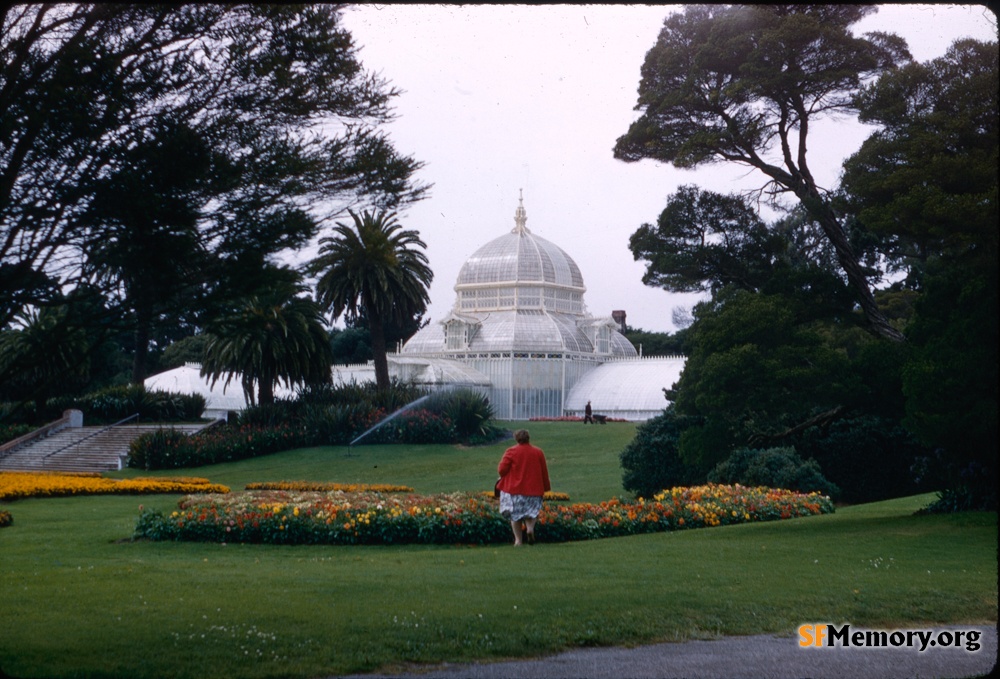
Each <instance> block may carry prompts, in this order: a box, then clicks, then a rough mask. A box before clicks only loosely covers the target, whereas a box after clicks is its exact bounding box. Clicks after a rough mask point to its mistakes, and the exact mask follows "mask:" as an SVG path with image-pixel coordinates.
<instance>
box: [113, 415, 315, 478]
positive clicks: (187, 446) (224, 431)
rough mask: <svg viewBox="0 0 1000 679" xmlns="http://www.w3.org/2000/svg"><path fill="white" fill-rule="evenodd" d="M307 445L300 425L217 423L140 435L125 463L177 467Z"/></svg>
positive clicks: (231, 460) (148, 467)
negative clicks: (191, 431) (194, 429)
mask: <svg viewBox="0 0 1000 679" xmlns="http://www.w3.org/2000/svg"><path fill="white" fill-rule="evenodd" d="M305 445H308V443H307V440H306V436H305V431H304V429H303V428H302V427H301V426H290V425H280V426H276V427H254V426H250V425H243V426H234V425H228V424H220V425H216V426H214V427H210V428H208V429H205V430H203V431H200V432H198V433H196V434H191V435H190V436H186V435H185V434H183V433H182V432H178V431H177V430H174V429H160V430H158V431H155V432H150V433H148V434H143V435H142V436H139V437H137V438H136V439H134V440H133V441H132V443H131V444H129V453H128V457H127V459H126V465H127V466H128V467H131V468H134V469H146V470H151V469H178V468H181V467H199V466H202V465H206V464H218V463H220V462H233V461H235V460H245V459H247V458H251V457H259V456H261V455H270V454H271V453H278V452H281V451H283V450H290V449H292V448H301V447H303V446H305Z"/></svg>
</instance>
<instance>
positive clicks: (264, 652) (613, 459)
mask: <svg viewBox="0 0 1000 679" xmlns="http://www.w3.org/2000/svg"><path fill="white" fill-rule="evenodd" d="M529 428H530V430H531V432H532V438H533V441H534V442H536V443H538V444H539V445H540V446H542V447H543V448H544V449H545V450H546V452H547V454H548V456H549V458H550V467H551V471H552V476H553V485H554V486H555V489H556V490H561V491H564V492H568V493H570V494H571V496H573V499H574V500H579V501H597V500H602V499H607V498H608V497H611V496H612V495H615V494H622V491H621V488H620V469H619V468H618V462H617V451H618V450H620V449H621V447H622V446H623V445H624V443H625V442H627V440H628V439H629V438H630V436H631V431H632V427H631V425H607V427H603V428H602V427H581V426H579V425H568V424H564V423H531V425H529ZM504 447H505V444H499V445H497V446H493V447H490V448H487V449H469V450H462V449H458V448H452V447H448V446H426V447H413V448H405V447H389V446H370V447H368V446H360V447H357V448H356V449H355V450H354V451H351V452H352V457H345V453H346V449H343V448H339V449H338V448H329V449H310V450H300V451H290V452H288V453H282V454H279V455H274V456H270V457H267V458H259V459H257V460H248V461H244V462H240V463H234V464H231V465H220V466H217V467H212V468H200V469H197V470H187V471H186V472H183V473H190V474H197V475H199V476H207V477H209V478H210V479H212V481H214V482H221V483H225V484H227V485H231V486H232V487H234V488H239V487H242V485H241V484H244V483H246V482H249V481H275V480H297V479H307V480H317V481H341V482H369V483H403V484H407V485H411V486H413V487H414V488H415V489H416V490H418V491H419V492H439V491H450V490H470V489H477V488H484V489H485V488H488V487H489V486H490V485H492V481H493V479H494V478H495V471H496V463H497V461H498V460H499V456H500V454H501V453H502V451H503V448H504ZM177 473H178V472H176V471H175V472H172V474H174V475H176V474H177ZM124 475H133V473H132V472H126V473H125V474H124ZM176 499H177V498H176V496H147V497H141V498H139V497H114V496H96V497H85V498H60V499H47V500H24V501H19V502H16V503H9V504H7V505H5V506H4V508H6V509H9V510H11V511H12V512H13V514H14V517H15V522H14V525H13V526H11V527H9V528H5V529H3V530H2V531H0V594H2V596H0V601H2V609H3V610H2V614H3V619H4V620H5V621H7V624H5V625H4V629H3V632H2V633H0V669H2V670H3V671H4V672H6V673H8V674H10V675H12V676H17V677H82V676H87V677H163V676H171V677H317V676H324V675H332V674H344V673H350V672H359V671H367V670H373V669H376V668H379V667H385V666H393V665H398V664H401V663H410V662H418V663H419V662H440V661H467V660H472V659H489V658H494V659H496V658H504V657H512V656H523V655H531V654H541V653H547V652H554V651H557V650H560V649H563V648H566V647H568V646H579V645H600V644H637V643H647V642H652V641H661V640H681V639H690V638H703V637H708V636H715V635H731V634H752V633H761V632H767V633H779V634H789V635H791V634H792V633H793V632H794V630H795V628H796V627H797V626H798V625H799V624H801V623H803V622H845V621H847V622H852V623H854V624H856V625H861V626H869V627H874V626H886V627H888V626H920V625H926V624H931V623H972V622H984V621H995V620H996V614H997V580H996V572H997V558H996V554H997V525H996V514H988V513H971V514H962V515H957V516H930V517H915V516H913V512H914V511H915V510H916V509H917V508H919V507H920V506H923V505H924V504H926V503H927V502H928V501H929V499H930V498H929V497H928V496H924V497H918V498H906V499H901V500H894V501H890V502H882V503H876V504H871V505H862V506H857V507H848V508H845V509H842V510H839V511H838V512H837V513H836V514H834V515H828V516H820V517H812V518H808V519H797V520H794V521H787V522H775V523H765V524H753V525H741V526H730V527H723V528H714V529H702V530H695V531H681V532H677V533H669V534H658V535H645V536H636V537H630V538H621V539H609V540H597V541H590V542H577V543H565V544H558V545H539V546H538V547H535V548H530V549H529V548H525V549H513V548H510V547H476V548H472V547H460V546H456V547H427V546H407V547H351V548H345V547H276V546H249V545H216V544H194V543H151V542H131V541H129V540H127V539H126V538H128V536H129V535H130V534H131V532H132V528H133V526H134V523H135V518H136V516H137V513H138V505H139V504H140V503H144V504H146V505H147V506H156V507H161V508H163V509H170V508H171V507H172V506H173V505H174V503H175V502H176Z"/></svg>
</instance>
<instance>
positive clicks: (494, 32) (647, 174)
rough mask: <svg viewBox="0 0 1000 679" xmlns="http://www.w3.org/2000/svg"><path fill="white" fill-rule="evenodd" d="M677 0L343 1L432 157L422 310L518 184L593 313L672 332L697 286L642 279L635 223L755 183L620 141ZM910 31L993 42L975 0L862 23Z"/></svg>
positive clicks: (821, 157)
mask: <svg viewBox="0 0 1000 679" xmlns="http://www.w3.org/2000/svg"><path fill="white" fill-rule="evenodd" d="M679 7H680V6H677V5H540V6H537V5H536V6H532V5H464V6H456V5H360V6H354V7H350V8H348V9H347V10H346V11H345V13H344V23H345V26H346V27H347V28H348V29H349V30H350V31H351V33H352V34H353V36H354V39H355V42H356V43H357V44H358V45H360V46H361V52H360V57H361V60H362V63H363V64H364V66H365V68H366V69H368V70H373V71H376V72H380V73H381V75H382V76H384V77H385V78H387V79H388V80H389V81H390V82H391V84H392V85H394V86H396V87H398V88H399V89H401V90H403V94H402V95H401V96H400V97H398V98H397V99H396V100H395V112H396V114H397V116H398V119H397V120H396V121H394V122H393V123H391V124H390V125H389V126H388V127H387V130H388V132H389V134H390V136H391V138H392V140H393V143H394V144H395V146H396V147H397V149H399V151H400V152H402V153H405V154H408V155H412V156H413V157H414V158H416V159H417V160H421V161H423V162H425V163H426V166H425V167H424V169H423V170H422V171H421V172H420V173H419V175H418V177H419V179H420V180H421V181H423V182H426V183H430V184H433V185H434V186H433V188H432V189H431V194H430V197H429V198H427V199H426V200H424V201H422V202H420V203H418V204H417V205H415V206H413V207H411V208H409V209H407V210H405V211H403V212H401V213H400V214H399V219H400V222H401V223H402V225H403V226H404V228H407V229H414V230H416V231H419V232H420V235H421V238H422V239H423V240H424V242H426V243H427V250H426V254H427V256H428V258H429V260H430V266H431V268H432V269H433V271H434V282H433V284H432V286H431V288H430V297H431V304H430V307H429V309H428V312H427V314H425V316H424V317H425V318H428V319H430V320H431V322H437V321H439V320H441V319H442V318H443V317H444V316H445V315H446V314H447V313H448V311H449V309H450V308H451V306H452V305H453V303H454V301H455V293H454V290H453V288H454V285H455V281H456V279H457V277H458V273H459V269H460V268H461V266H462V264H463V263H464V262H465V260H466V259H467V258H468V257H469V256H470V255H471V254H472V253H473V252H475V251H476V250H477V249H478V248H479V247H481V246H482V245H484V244H486V243H487V242H489V241H491V240H493V239H494V238H497V237H499V236H501V235H503V234H504V233H507V232H508V231H509V230H510V229H512V228H513V227H514V210H515V209H516V208H517V205H518V191H519V190H520V189H523V192H524V207H525V209H526V210H527V214H528V223H527V225H528V228H529V229H530V230H531V231H532V232H533V233H535V234H536V235H539V236H541V237H542V238H545V239H547V240H550V241H552V242H553V243H555V244H556V245H558V246H559V247H561V248H562V249H563V250H565V251H566V253H567V254H569V256H570V257H572V258H573V259H574V260H575V261H576V263H577V264H578V265H579V266H580V270H581V272H582V273H583V279H584V283H585V284H586V286H587V293H586V295H585V297H584V299H585V301H586V303H587V308H588V310H589V311H590V313H591V314H593V315H595V316H608V315H610V314H611V311H612V310H613V309H624V310H625V311H626V312H627V314H628V319H627V320H628V323H629V325H631V326H632V327H635V328H642V329H645V330H653V331H663V332H672V331H674V330H675V328H674V327H673V324H672V323H671V320H670V316H671V310H672V309H673V308H674V307H676V306H684V307H690V306H691V305H692V304H693V303H694V302H696V301H697V299H698V296H696V295H677V294H673V293H668V292H666V291H664V290H662V289H658V288H650V287H646V286H644V285H643V284H642V274H643V272H644V271H645V265H644V263H642V262H636V261H634V260H633V258H632V253H631V252H630V251H629V249H628V239H629V236H630V235H631V234H632V233H633V232H634V231H635V230H636V229H637V228H638V227H639V226H640V225H641V224H643V223H647V222H649V223H652V222H655V220H656V218H657V217H658V216H659V214H660V212H661V211H662V209H663V207H664V205H665V203H666V198H667V196H668V195H669V194H671V193H674V192H675V191H676V190H677V188H678V187H679V186H681V185H683V184H697V185H698V186H700V187H701V188H703V189H709V190H713V191H718V192H721V193H730V192H738V191H740V190H741V189H750V188H758V187H759V186H761V185H762V184H763V180H762V177H761V175H759V174H757V173H750V172H748V170H747V169H746V168H741V167H737V166H731V165H721V164H720V165H711V166H706V167H704V168H700V169H698V170H693V171H691V170H676V169H674V168H672V167H670V166H668V165H664V164H662V163H657V162H653V161H649V160H644V161H640V162H638V163H624V162H621V161H618V160H615V159H614V157H613V153H612V148H613V146H614V143H615V140H616V139H617V138H618V137H619V136H621V135H622V134H624V133H625V132H626V131H627V129H628V126H629V124H630V122H631V121H632V120H634V119H635V117H636V116H637V115H638V114H637V113H636V112H635V111H634V110H633V107H634V106H635V101H636V90H637V88H638V85H639V68H640V66H641V65H642V62H643V59H644V57H645V54H646V52H647V51H648V50H649V49H650V48H651V47H652V46H653V44H654V43H655V42H656V37H657V34H658V33H659V30H660V27H661V26H662V23H663V19H664V18H665V17H666V16H667V15H668V14H670V13H673V12H675V11H678V10H679ZM856 29H857V31H858V32H865V31H869V30H883V31H889V32H894V33H897V34H899V35H902V36H903V37H904V38H906V39H907V41H908V43H909V45H910V51H911V52H912V53H913V57H914V58H915V59H916V60H918V61H927V60H929V59H933V58H935V57H939V56H942V55H943V54H944V52H945V50H946V49H947V47H948V46H949V45H951V43H952V41H953V40H954V39H955V38H958V37H973V38H977V39H980V40H996V39H997V33H996V18H995V15H993V14H992V12H990V11H989V10H988V9H986V7H985V6H982V5H961V6H960V5H884V6H881V9H880V10H879V12H878V14H876V15H875V16H874V17H868V18H867V19H865V20H864V21H863V22H862V23H860V24H858V25H857V27H856ZM869 131H870V130H869V129H868V128H865V127H864V126H861V125H859V124H857V123H852V122H850V121H846V122H845V121H841V122H837V123H833V122H831V123H829V124H826V125H824V126H820V127H814V128H813V129H812V143H811V144H810V158H811V163H810V164H811V166H812V169H813V172H814V174H815V175H816V176H817V179H818V180H819V181H821V182H824V183H825V184H826V186H828V187H833V186H835V184H836V182H837V178H838V176H839V173H840V165H841V162H842V161H843V159H844V158H846V157H847V156H848V155H850V154H851V153H853V152H854V151H856V150H857V149H858V147H860V145H861V143H862V141H864V139H865V138H866V137H867V135H868V133H869Z"/></svg>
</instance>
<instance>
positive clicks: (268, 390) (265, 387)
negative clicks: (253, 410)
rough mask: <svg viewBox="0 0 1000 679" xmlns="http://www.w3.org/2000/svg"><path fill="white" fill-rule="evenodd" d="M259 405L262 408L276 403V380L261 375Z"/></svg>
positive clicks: (258, 390) (258, 393) (258, 392)
mask: <svg viewBox="0 0 1000 679" xmlns="http://www.w3.org/2000/svg"><path fill="white" fill-rule="evenodd" d="M257 403H258V404H260V405H262V406H268V405H272V404H273V403H274V380H273V379H271V378H270V377H265V376H264V375H261V378H260V384H259V385H258V388H257Z"/></svg>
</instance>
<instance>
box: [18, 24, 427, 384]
mask: <svg viewBox="0 0 1000 679" xmlns="http://www.w3.org/2000/svg"><path fill="white" fill-rule="evenodd" d="M342 9H343V8H342V7H341V6H339V5H322V4H321V5H268V4H245V5H239V4H179V5H169V4H152V5H146V4H138V5H128V4H79V5H51V4H21V5H16V4H15V5H11V6H6V5H5V6H4V8H3V9H2V10H0V287H2V290H3V295H2V299H0V327H4V326H6V325H7V324H8V323H9V322H10V321H11V320H12V319H13V318H14V317H15V315H16V314H18V313H19V312H20V311H21V310H22V309H24V308H25V307H27V306H35V307H38V306H44V305H58V304H61V303H63V301H64V300H63V297H62V293H63V291H65V290H67V289H72V288H73V287H74V286H77V285H81V284H87V285H89V286H90V287H91V288H93V289H100V290H101V291H102V292H103V294H104V295H105V296H106V298H107V300H108V310H107V311H108V313H107V315H106V316H105V317H104V319H113V320H114V322H115V323H117V324H118V325H119V327H121V328H129V329H130V330H131V331H132V332H133V339H132V343H133V344H134V351H135V361H134V366H133V380H136V381H140V380H141V379H142V378H143V377H144V376H145V368H144V363H145V359H144V354H145V351H146V347H147V346H148V343H149V342H160V343H161V344H162V340H163V339H164V337H165V333H169V332H170V330H169V329H170V328H176V327H179V326H181V325H185V326H186V327H188V328H190V329H189V330H188V332H193V331H194V328H195V327H197V326H198V325H199V324H200V325H201V326H202V327H203V326H204V324H205V323H206V322H207V319H208V318H209V317H210V316H211V315H213V314H217V313H220V312H221V311H222V310H225V309H227V308H230V307H231V306H232V304H231V301H232V300H233V299H240V298H245V297H247V296H249V295H252V294H254V292H255V289H254V288H255V286H256V285H257V279H258V277H259V275H260V274H261V272H262V271H263V270H264V269H265V267H266V265H267V263H268V262H270V261H273V260H274V259H275V258H276V257H277V256H278V255H279V253H282V252H287V251H294V250H298V249H300V248H302V247H304V246H305V245H306V244H308V243H310V242H311V241H312V240H313V239H315V238H316V236H317V235H318V231H319V229H320V226H321V224H322V223H323V222H324V221H325V220H328V219H331V218H335V217H336V215H338V214H341V213H342V212H343V211H344V210H345V209H347V208H351V207H356V206H359V205H375V206H405V205H407V204H409V203H412V202H413V201H416V200H420V199H421V198H422V197H424V196H425V195H426V192H427V189H428V187H427V186H426V185H423V184H420V183H419V182H417V181H416V180H415V179H414V175H415V173H416V172H417V170H419V169H420V167H421V163H420V162H418V161H416V160H414V159H413V158H411V157H409V156H406V155H403V154H400V153H399V152H398V151H397V150H396V149H395V148H394V147H393V145H392V143H391V141H390V140H389V138H388V136H387V135H386V133H385V132H384V131H383V126H384V124H385V123H386V122H388V121H389V120H391V119H392V116H393V114H392V109H391V102H392V100H393V98H394V97H396V96H397V95H398V94H399V91H398V90H396V89H395V88H393V87H391V86H390V85H389V83H388V82H387V81H386V80H384V79H383V78H382V77H381V76H379V75H377V74H373V73H370V72H368V71H366V70H365V69H364V68H363V67H362V64H361V62H360V60H359V58H358V51H357V48H356V46H355V45H354V43H353V41H352V38H351V35H350V34H349V33H348V32H347V31H346V30H345V29H344V28H343V26H342V24H341V20H340V13H341V11H342ZM102 322H103V319H102Z"/></svg>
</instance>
